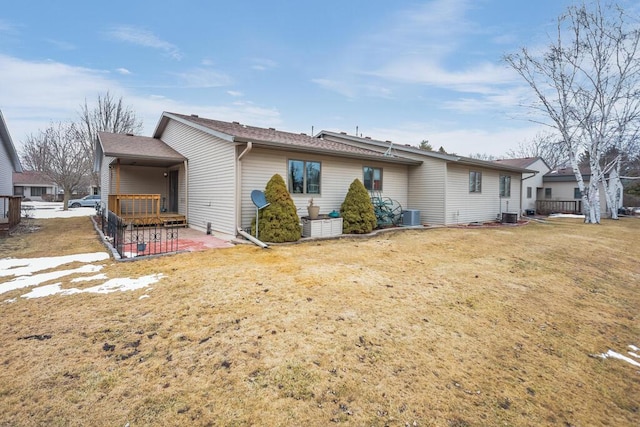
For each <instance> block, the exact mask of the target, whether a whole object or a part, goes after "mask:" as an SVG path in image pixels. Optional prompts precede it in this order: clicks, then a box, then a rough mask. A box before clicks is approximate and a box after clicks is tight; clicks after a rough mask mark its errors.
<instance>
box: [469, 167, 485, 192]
mask: <svg viewBox="0 0 640 427" xmlns="http://www.w3.org/2000/svg"><path fill="white" fill-rule="evenodd" d="M481 191H482V172H476V171H471V172H469V193H480V192H481Z"/></svg>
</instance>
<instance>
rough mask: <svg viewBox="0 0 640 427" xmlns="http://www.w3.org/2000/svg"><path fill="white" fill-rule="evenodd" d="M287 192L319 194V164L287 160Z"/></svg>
mask: <svg viewBox="0 0 640 427" xmlns="http://www.w3.org/2000/svg"><path fill="white" fill-rule="evenodd" d="M289 192H290V193H292V194H320V162H308V161H305V160H289Z"/></svg>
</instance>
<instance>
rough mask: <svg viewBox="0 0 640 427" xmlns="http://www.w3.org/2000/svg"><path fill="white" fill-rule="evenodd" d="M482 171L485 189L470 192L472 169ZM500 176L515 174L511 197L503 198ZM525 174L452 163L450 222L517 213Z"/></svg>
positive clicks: (473, 220) (450, 165)
mask: <svg viewBox="0 0 640 427" xmlns="http://www.w3.org/2000/svg"><path fill="white" fill-rule="evenodd" d="M470 171H477V172H482V191H481V192H480V193H470V192H469V172H470ZM500 175H511V197H508V198H500ZM520 178H521V174H519V173H514V172H501V171H497V170H492V169H483V168H476V167H469V166H462V165H456V164H452V163H449V165H448V171H447V216H446V223H447V224H468V223H470V222H486V221H493V220H496V219H497V218H498V217H499V215H500V213H502V212H507V211H510V212H517V211H518V208H519V205H520V188H519V183H520Z"/></svg>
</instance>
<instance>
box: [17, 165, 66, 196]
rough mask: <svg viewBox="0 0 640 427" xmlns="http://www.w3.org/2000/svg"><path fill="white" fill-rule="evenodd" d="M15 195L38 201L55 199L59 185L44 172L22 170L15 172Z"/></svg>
mask: <svg viewBox="0 0 640 427" xmlns="http://www.w3.org/2000/svg"><path fill="white" fill-rule="evenodd" d="M13 195H14V196H21V197H24V198H25V199H29V200H36V201H42V200H45V201H54V200H55V199H56V197H57V196H58V186H57V184H56V183H54V182H53V181H51V179H50V178H49V177H48V176H47V175H46V174H44V173H43V172H38V171H22V173H14V174H13Z"/></svg>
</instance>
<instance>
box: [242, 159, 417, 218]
mask: <svg viewBox="0 0 640 427" xmlns="http://www.w3.org/2000/svg"><path fill="white" fill-rule="evenodd" d="M290 159H291V160H307V161H317V162H320V164H321V166H320V194H319V195H312V194H292V195H291V198H292V199H293V202H294V203H295V205H296V208H297V212H298V216H299V217H303V216H306V215H307V205H308V202H309V199H311V198H312V197H313V202H314V204H315V205H317V206H320V214H328V213H330V212H331V211H333V210H336V211H340V206H341V205H342V202H343V201H344V198H345V196H346V195H347V192H348V191H349V186H350V185H351V183H352V182H353V180H354V179H356V178H358V179H359V180H360V181H361V182H362V181H363V170H362V168H363V167H364V166H373V167H379V168H382V189H383V191H382V196H383V197H390V198H391V199H394V200H397V201H398V202H399V203H400V204H401V205H402V206H406V204H407V179H408V172H407V167H406V166H404V165H396V164H389V163H382V162H374V161H367V160H358V159H347V158H338V157H331V156H325V155H318V154H311V153H296V152H285V151H275V150H265V149H261V148H254V149H252V150H251V151H250V152H249V153H247V154H246V155H245V156H244V157H243V158H242V160H241V163H242V165H241V167H242V188H241V201H242V219H241V226H242V227H243V228H247V227H250V226H251V221H252V219H254V218H255V215H256V208H255V206H254V205H253V203H252V201H251V191H253V190H260V191H264V189H265V187H266V185H267V182H268V181H269V180H270V179H271V177H272V176H273V175H274V174H276V173H277V174H280V176H282V178H283V179H284V180H285V183H287V168H288V160H290ZM287 185H288V183H287Z"/></svg>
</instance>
